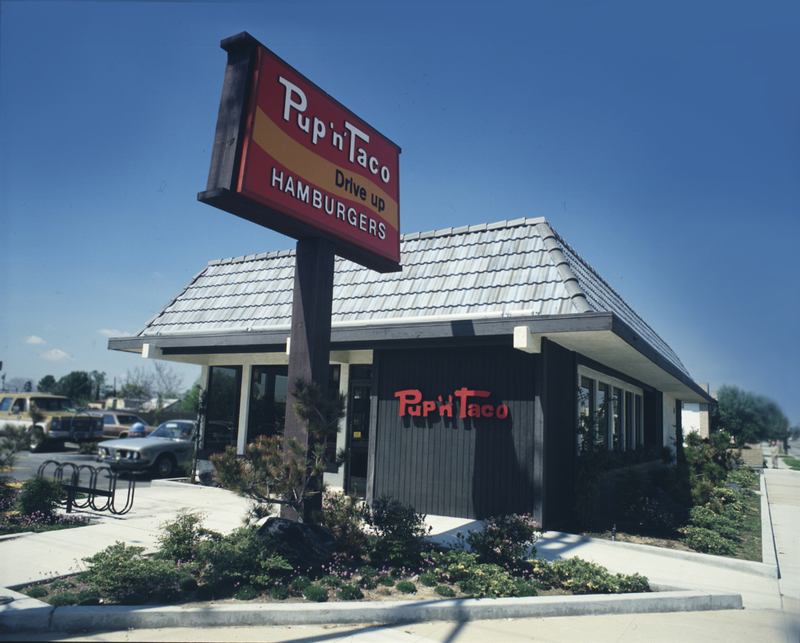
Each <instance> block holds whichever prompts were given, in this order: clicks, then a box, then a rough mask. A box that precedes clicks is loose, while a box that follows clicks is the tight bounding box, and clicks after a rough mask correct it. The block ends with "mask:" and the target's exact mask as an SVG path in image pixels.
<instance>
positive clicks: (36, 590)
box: [25, 585, 47, 598]
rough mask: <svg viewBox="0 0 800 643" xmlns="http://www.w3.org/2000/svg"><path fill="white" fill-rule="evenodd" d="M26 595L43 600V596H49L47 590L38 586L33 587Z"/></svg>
mask: <svg viewBox="0 0 800 643" xmlns="http://www.w3.org/2000/svg"><path fill="white" fill-rule="evenodd" d="M25 593H26V594H27V595H28V596H30V597H31V598H41V597H42V596H47V589H46V588H44V587H42V586H41V585H37V586H36V587H31V588H30V589H29V590H28V591H27V592H25Z"/></svg>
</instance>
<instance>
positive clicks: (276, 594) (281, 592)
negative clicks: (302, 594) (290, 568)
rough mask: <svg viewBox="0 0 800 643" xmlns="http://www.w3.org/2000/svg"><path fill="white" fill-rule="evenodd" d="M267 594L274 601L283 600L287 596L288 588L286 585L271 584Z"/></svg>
mask: <svg viewBox="0 0 800 643" xmlns="http://www.w3.org/2000/svg"><path fill="white" fill-rule="evenodd" d="M269 595H270V597H271V598H274V599H275V600H276V601H283V600H286V599H287V598H288V597H289V588H288V587H287V586H286V585H273V586H272V587H270V588H269Z"/></svg>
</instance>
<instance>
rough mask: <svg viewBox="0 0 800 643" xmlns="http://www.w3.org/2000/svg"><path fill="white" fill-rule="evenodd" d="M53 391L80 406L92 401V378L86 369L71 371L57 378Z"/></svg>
mask: <svg viewBox="0 0 800 643" xmlns="http://www.w3.org/2000/svg"><path fill="white" fill-rule="evenodd" d="M54 392H55V393H58V394H59V395H64V396H66V397H68V398H69V399H70V400H72V401H73V402H74V403H75V404H77V405H78V406H82V405H84V404H86V403H87V402H91V401H92V378H91V377H90V376H89V373H87V372H86V371H72V372H71V373H69V374H67V375H65V376H64V377H62V378H61V379H60V380H58V383H57V384H56V387H55V391H54Z"/></svg>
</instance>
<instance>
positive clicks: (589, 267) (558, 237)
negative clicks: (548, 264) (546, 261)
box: [550, 227, 686, 370]
mask: <svg viewBox="0 0 800 643" xmlns="http://www.w3.org/2000/svg"><path fill="white" fill-rule="evenodd" d="M550 230H551V231H552V233H553V235H554V236H555V238H556V240H557V241H558V242H559V243H560V244H561V245H563V246H564V247H565V248H567V250H569V252H571V253H572V254H573V255H574V256H575V257H576V258H577V259H578V260H579V261H580V262H581V264H583V266H584V268H585V269H586V270H588V271H589V272H591V273H592V275H593V276H594V277H595V278H596V279H597V280H598V281H599V282H601V283H602V284H603V285H604V286H605V287H606V288H608V289H609V290H610V291H611V292H612V293H614V295H615V296H616V297H618V298H619V300H620V301H621V302H622V303H623V304H624V305H625V307H626V308H627V309H628V310H629V311H630V313H631V314H632V315H633V316H634V317H636V319H638V320H639V321H640V322H641V323H642V324H643V325H644V326H645V327H646V328H647V329H649V330H650V332H651V333H653V335H654V336H655V337H657V338H658V339H659V341H661V343H662V344H664V346H665V347H666V348H667V349H668V350H669V351H670V352H671V353H672V354H673V356H674V357H675V359H677V360H678V362H679V363H680V364H681V366H683V369H684V370H686V367H685V366H684V365H683V362H682V361H681V359H680V357H678V354H677V353H676V352H675V351H674V350H673V349H672V347H671V346H670V345H669V344H668V343H667V342H666V341H665V340H664V338H663V337H661V335H659V334H658V333H657V332H656V330H655V329H654V328H653V327H652V326H651V325H650V324H648V323H647V322H646V321H645V319H644V318H643V317H642V316H641V315H640V314H639V313H637V312H636V309H635V308H634V307H633V306H631V305H630V304H629V303H628V302H627V301H626V300H625V298H624V297H623V296H622V295H620V294H619V293H618V292H617V290H616V289H615V288H614V287H613V286H612V285H611V284H610V283H608V281H606V280H605V279H604V278H603V276H602V275H601V274H600V273H599V272H597V270H595V269H594V267H593V266H592V265H591V264H590V263H589V262H588V261H586V259H584V258H583V257H582V256H581V255H580V254H579V253H578V252H577V251H576V250H575V249H574V248H573V247H572V246H571V245H570V244H569V243H567V241H566V240H565V239H564V238H563V237H562V236H561V235H560V234H558V232H556V231H555V230H553V229H552V227H551V228H550ZM570 272H572V270H571V269H570ZM573 274H574V273H573ZM584 297H586V295H585V294H584ZM595 297H596V294H595Z"/></svg>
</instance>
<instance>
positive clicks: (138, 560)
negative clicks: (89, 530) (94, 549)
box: [83, 541, 180, 604]
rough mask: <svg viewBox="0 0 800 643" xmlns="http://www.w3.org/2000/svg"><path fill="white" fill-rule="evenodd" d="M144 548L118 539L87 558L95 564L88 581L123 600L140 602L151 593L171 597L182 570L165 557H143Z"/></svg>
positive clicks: (132, 602)
mask: <svg viewBox="0 0 800 643" xmlns="http://www.w3.org/2000/svg"><path fill="white" fill-rule="evenodd" d="M143 551H144V547H128V546H126V545H125V543H122V542H119V541H117V542H116V544H114V545H111V546H109V547H106V549H104V550H103V551H101V552H99V553H97V554H95V555H94V556H90V557H87V558H84V559H83V560H84V561H85V562H87V563H88V564H89V565H91V567H90V568H89V570H88V571H87V572H86V579H87V581H88V582H89V583H90V584H92V585H94V587H96V588H97V589H98V590H99V591H100V593H101V594H102V595H103V596H107V597H109V598H111V599H112V600H114V601H116V602H119V603H128V604H136V603H141V602H144V601H146V600H147V599H148V598H150V597H151V596H159V597H162V598H170V597H171V596H174V595H175V594H176V593H177V589H178V586H179V580H180V578H179V573H178V570H177V569H176V567H175V565H174V564H172V563H171V562H169V561H165V560H153V559H149V558H144V557H142V555H141V554H142V552H143Z"/></svg>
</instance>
